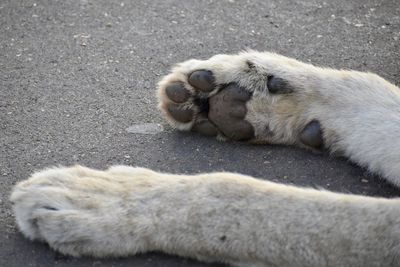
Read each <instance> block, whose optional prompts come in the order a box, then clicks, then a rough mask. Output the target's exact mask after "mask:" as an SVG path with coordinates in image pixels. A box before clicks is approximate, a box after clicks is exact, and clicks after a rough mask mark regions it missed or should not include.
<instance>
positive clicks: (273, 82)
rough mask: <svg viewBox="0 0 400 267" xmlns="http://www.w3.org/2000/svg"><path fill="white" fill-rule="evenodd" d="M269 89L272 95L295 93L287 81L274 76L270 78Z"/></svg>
mask: <svg viewBox="0 0 400 267" xmlns="http://www.w3.org/2000/svg"><path fill="white" fill-rule="evenodd" d="M267 87H268V91H269V92H270V93H271V94H289V93H292V92H293V88H292V86H291V85H290V84H289V83H288V82H287V81H286V80H284V79H282V78H278V77H275V76H272V75H271V76H269V77H268V82H267Z"/></svg>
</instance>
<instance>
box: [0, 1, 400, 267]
mask: <svg viewBox="0 0 400 267" xmlns="http://www.w3.org/2000/svg"><path fill="white" fill-rule="evenodd" d="M399 39H400V3H399V2H398V0H353V1H348V0H332V1H326V2H323V1H320V0H310V1H270V0H268V1H266V0H257V1H234V0H231V1H225V0H224V1H222V0H221V1H216V0H215V1H212V0H208V1H198V0H197V1H195V0H190V1H183V0H182V1H171V0H167V1H165V0H157V1H150V0H149V1H128V0H119V1H115V0H112V1H111V0H81V1H78V0H75V1H64V0H47V1H44V0H37V1H36V0H35V1H28V0H26V1H20V0H1V1H0V240H1V241H0V266H5V267H8V266H18V267H19V266H192V267H193V266H206V264H204V263H199V262H196V261H191V260H186V259H181V258H177V257H171V256H167V255H163V254H157V253H152V254H144V255H140V256H137V257H131V258H127V259H109V260H96V259H74V258H70V257H65V256H62V255H60V254H58V253H55V252H53V251H51V250H50V249H49V248H48V247H47V246H45V245H43V244H39V243H32V242H29V241H27V240H26V239H24V238H23V237H22V236H21V234H19V233H18V231H17V229H16V226H15V224H14V218H13V215H12V212H11V210H10V203H9V202H8V196H9V193H10V190H11V188H12V186H13V185H14V184H15V183H16V182H17V181H20V180H22V179H25V178H27V177H28V176H29V174H30V173H32V172H33V171H34V170H38V169H41V168H44V167H46V166H50V165H56V164H62V165H69V164H74V163H80V164H84V165H87V166H90V167H97V168H105V167H106V166H109V165H112V164H129V165H135V166H144V167H150V168H154V169H156V170H161V171H168V172H174V173H198V172H207V171H220V170H225V171H234V172H240V173H244V174H249V175H253V176H256V177H262V178H266V179H270V180H273V181H279V182H283V183H291V184H296V185H305V186H309V187H318V188H321V187H322V188H325V189H329V190H334V191H340V192H351V193H356V194H364V195H374V196H385V197H394V196H400V191H399V190H397V189H395V188H393V187H392V186H390V185H388V184H387V183H385V182H384V181H382V180H380V179H379V178H378V177H376V176H372V175H370V174H368V173H367V172H366V171H365V170H363V169H361V168H358V167H357V166H354V165H352V164H350V163H349V162H347V161H346V160H345V159H337V158H330V157H329V156H327V155H314V154H311V153H309V152H306V151H303V150H300V149H296V148H291V147H283V146H252V145H246V144H240V143H229V142H226V143H221V142H217V141H215V140H213V139H209V138H204V137H201V136H199V135H195V134H184V133H178V132H175V131H173V130H172V129H171V128H170V127H168V126H167V125H166V124H165V123H164V121H163V119H162V118H161V116H160V114H159V112H158V111H157V109H156V108H155V106H156V99H155V94H154V91H155V84H156V82H157V81H158V80H159V79H160V77H161V76H162V75H164V74H167V72H168V70H169V68H170V67H171V65H172V64H173V63H176V62H179V61H182V60H186V59H189V58H192V57H196V58H207V57H209V56H211V55H213V54H216V53H235V52H238V51H240V50H243V49H246V48H252V49H257V50H269V51H275V52H279V53H282V54H284V55H287V56H292V57H295V58H298V59H300V60H303V61H308V62H312V63H315V64H318V65H324V66H330V67H337V68H352V69H358V70H365V71H367V70H368V71H372V72H376V73H378V74H380V75H381V76H383V77H385V78H387V79H388V80H390V81H392V82H394V83H396V84H399V83H400V63H399V62H400V54H399V51H400V48H399V46H400V45H399V43H400V40H399ZM142 123H160V124H162V125H163V127H164V130H163V131H161V132H158V133H145V134H143V133H142V134H137V133H132V132H131V131H127V128H128V127H130V126H132V125H137V124H142ZM207 266H213V265H207ZM214 266H220V265H214Z"/></svg>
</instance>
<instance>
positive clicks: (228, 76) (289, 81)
mask: <svg viewBox="0 0 400 267" xmlns="http://www.w3.org/2000/svg"><path fill="white" fill-rule="evenodd" d="M298 69H300V70H302V69H304V64H303V63H301V62H298V61H295V60H293V59H288V58H285V57H282V56H278V55H275V54H270V53H256V52H254V53H253V52H249V53H243V54H239V55H217V56H214V57H212V58H210V59H208V60H204V61H201V60H189V61H186V62H183V63H181V64H178V65H177V66H176V67H175V68H174V69H173V71H172V73H171V74H169V75H167V76H166V77H164V78H163V79H162V80H161V81H160V83H159V88H158V98H159V107H160V109H161V111H162V113H163V115H164V116H165V118H166V119H167V121H168V122H169V123H170V124H171V125H172V126H173V127H175V128H177V129H179V130H190V131H194V132H199V133H201V134H204V135H207V136H217V137H219V138H222V139H231V140H238V141H250V142H254V143H272V144H298V145H301V146H305V147H310V148H317V149H319V148H320V147H322V143H323V131H322V127H321V125H320V123H319V122H318V121H317V120H315V119H314V118H312V117H307V109H308V107H309V102H307V100H305V98H304V97H303V96H302V95H301V94H302V90H303V89H304V88H302V86H301V82H299V81H302V80H304V77H303V76H302V74H299V73H302V72H299V73H297V70H298ZM303 91H304V90H303Z"/></svg>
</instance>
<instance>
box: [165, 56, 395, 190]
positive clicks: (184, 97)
mask: <svg viewBox="0 0 400 267" xmlns="http://www.w3.org/2000/svg"><path fill="white" fill-rule="evenodd" d="M158 96H159V106H160V108H161V110H162V112H163V114H164V116H165V117H166V119H167V120H168V122H169V123H170V124H171V125H172V126H173V127H176V128H178V129H180V130H192V131H197V132H200V133H203V134H206V135H210V136H217V137H220V138H227V139H233V140H241V141H250V142H254V143H271V144H289V145H293V144H294V145H298V146H302V147H306V148H311V149H313V150H316V149H321V148H322V147H324V148H326V149H328V150H329V151H331V152H335V153H340V154H343V155H345V156H347V157H348V158H350V159H351V160H352V161H354V162H356V163H358V164H359V165H361V166H364V167H368V168H369V170H371V171H373V172H375V173H378V174H381V175H382V176H383V177H385V178H387V179H388V180H389V181H390V182H391V183H393V184H395V185H397V186H399V185H400V164H399V158H400V141H398V140H400V89H399V88H398V87H396V86H395V85H393V84H390V83H389V82H387V81H385V80H384V79H382V78H380V77H379V76H377V75H375V74H371V73H362V72H357V71H343V70H332V69H324V68H318V67H315V66H313V65H310V64H305V63H302V62H299V61H297V60H294V59H291V58H287V57H284V56H280V55H277V54H273V53H260V52H245V53H241V54H238V55H217V56H214V57H212V58H210V59H208V60H189V61H186V62H183V63H180V64H178V65H177V66H176V67H175V68H173V70H172V72H171V74H169V75H167V76H165V77H164V78H163V79H162V80H161V81H160V83H159V88H158Z"/></svg>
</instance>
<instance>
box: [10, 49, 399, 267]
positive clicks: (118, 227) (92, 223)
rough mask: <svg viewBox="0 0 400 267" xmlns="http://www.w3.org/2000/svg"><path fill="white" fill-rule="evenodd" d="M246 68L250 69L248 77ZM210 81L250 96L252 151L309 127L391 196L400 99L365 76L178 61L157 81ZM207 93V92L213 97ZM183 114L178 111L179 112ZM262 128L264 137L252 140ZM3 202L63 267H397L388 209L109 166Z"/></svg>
mask: <svg viewBox="0 0 400 267" xmlns="http://www.w3.org/2000/svg"><path fill="white" fill-rule="evenodd" d="M248 61H250V62H251V63H252V64H254V65H255V69H253V70H252V71H251V72H249V71H248V67H249V66H248ZM198 69H208V70H211V71H212V72H213V73H214V75H215V77H216V82H217V84H226V83H230V82H237V83H239V84H240V85H242V86H244V87H245V88H247V89H248V90H250V91H253V92H254V95H253V98H252V100H251V101H249V102H248V103H247V108H248V113H247V115H246V120H248V121H249V122H250V123H252V125H253V126H254V128H255V130H256V138H255V139H254V140H252V141H253V142H268V143H283V144H297V145H300V144H299V141H298V137H297V136H298V133H299V131H300V130H301V129H302V128H303V127H304V126H305V125H306V124H307V123H308V122H309V121H310V120H313V119H317V120H318V121H320V123H321V125H322V127H323V131H324V139H325V143H326V145H327V146H328V147H329V148H330V149H331V150H332V151H341V152H342V153H344V154H345V155H346V156H348V157H349V158H350V159H351V160H353V161H355V162H357V163H359V164H360V165H363V166H367V167H368V168H369V169H370V170H371V171H374V172H377V173H380V174H382V175H383V176H384V177H385V178H386V179H388V180H389V181H391V182H392V183H393V184H395V185H397V186H400V165H399V159H400V141H399V140H400V90H399V88H397V87H396V86H394V85H392V84H390V83H388V82H386V81H385V80H383V79H382V78H380V77H378V76H376V75H374V74H369V73H361V72H355V71H338V70H331V69H321V68H317V67H314V66H312V65H308V64H304V63H301V62H299V61H296V60H294V59H290V58H286V57H283V56H279V55H276V54H271V53H258V52H246V53H242V54H239V55H218V56H215V57H213V58H211V59H209V60H205V61H198V60H190V61H187V62H184V63H181V64H180V65H178V66H177V67H176V68H174V70H173V72H172V74H170V75H168V76H166V77H165V78H164V79H163V80H162V81H161V82H160V88H159V91H158V92H159V99H160V107H161V109H162V110H163V112H164V115H165V116H166V117H167V118H168V120H169V122H170V123H171V124H172V125H174V126H176V127H177V128H179V129H185V130H188V129H190V128H191V127H192V125H193V123H194V121H192V122H190V123H187V124H179V123H177V122H176V121H175V120H174V119H173V118H172V117H170V116H169V115H168V113H166V111H165V107H166V104H167V103H168V101H169V100H168V99H167V98H166V95H165V91H164V90H165V87H166V86H167V85H168V83H170V82H173V81H182V82H184V83H185V86H186V87H187V88H188V89H189V90H193V88H191V87H190V85H189V84H188V83H187V75H188V74H189V73H191V72H192V71H194V70H198ZM267 75H276V76H278V77H280V78H283V79H285V80H287V81H288V82H289V83H290V85H292V86H293V88H294V89H295V90H294V92H293V93H292V94H289V95H270V94H268V92H267V90H266V88H265V85H266V77H267ZM216 92H217V90H215V91H214V92H212V94H213V93H216ZM187 105H188V106H190V105H191V104H190V102H189V103H188V104H187ZM266 126H268V127H269V129H270V130H272V131H273V133H274V134H273V135H272V136H271V135H268V134H266V133H264V129H265V128H266ZM11 201H12V202H13V208H14V212H15V216H16V220H17V224H18V226H19V229H20V230H21V232H22V233H23V234H24V235H25V236H27V237H28V238H30V239H32V240H42V241H45V242H47V243H49V245H50V246H51V247H52V248H54V249H56V250H58V251H60V252H61V253H64V254H69V255H73V256H84V255H90V256H96V257H108V256H127V255H135V254H137V253H141V252H147V251H163V252H166V253H170V254H176V255H180V256H185V257H192V258H197V259H199V260H204V261H221V262H227V263H230V264H232V265H237V266H251V267H256V266H257V267H261V266H264V267H265V266H274V267H277V266H279V267H285V266H299V267H303V266H304V267H312V266H318V267H319V266H352V267H353V266H354V267H356V266H362V267H365V266H399V263H400V199H382V198H371V197H363V196H354V195H345V194H337V193H331V192H327V191H317V190H313V189H305V188H299V187H293V186H287V185H281V184H276V183H272V182H267V181H261V180H257V179H254V178H251V177H248V176H244V175H239V174H233V173H211V174H200V175H195V176H187V175H172V174H163V173H158V172H154V171H151V170H148V169H143V168H132V167H127V166H115V167H112V168H110V169H108V170H106V171H98V170H93V169H89V168H85V167H81V166H75V167H70V168H62V167H59V168H52V169H47V170H43V171H40V172H37V173H35V174H34V175H33V176H32V177H31V178H30V179H28V180H26V181H23V182H20V183H19V184H18V185H16V186H15V188H14V190H13V192H12V195H11Z"/></svg>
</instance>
